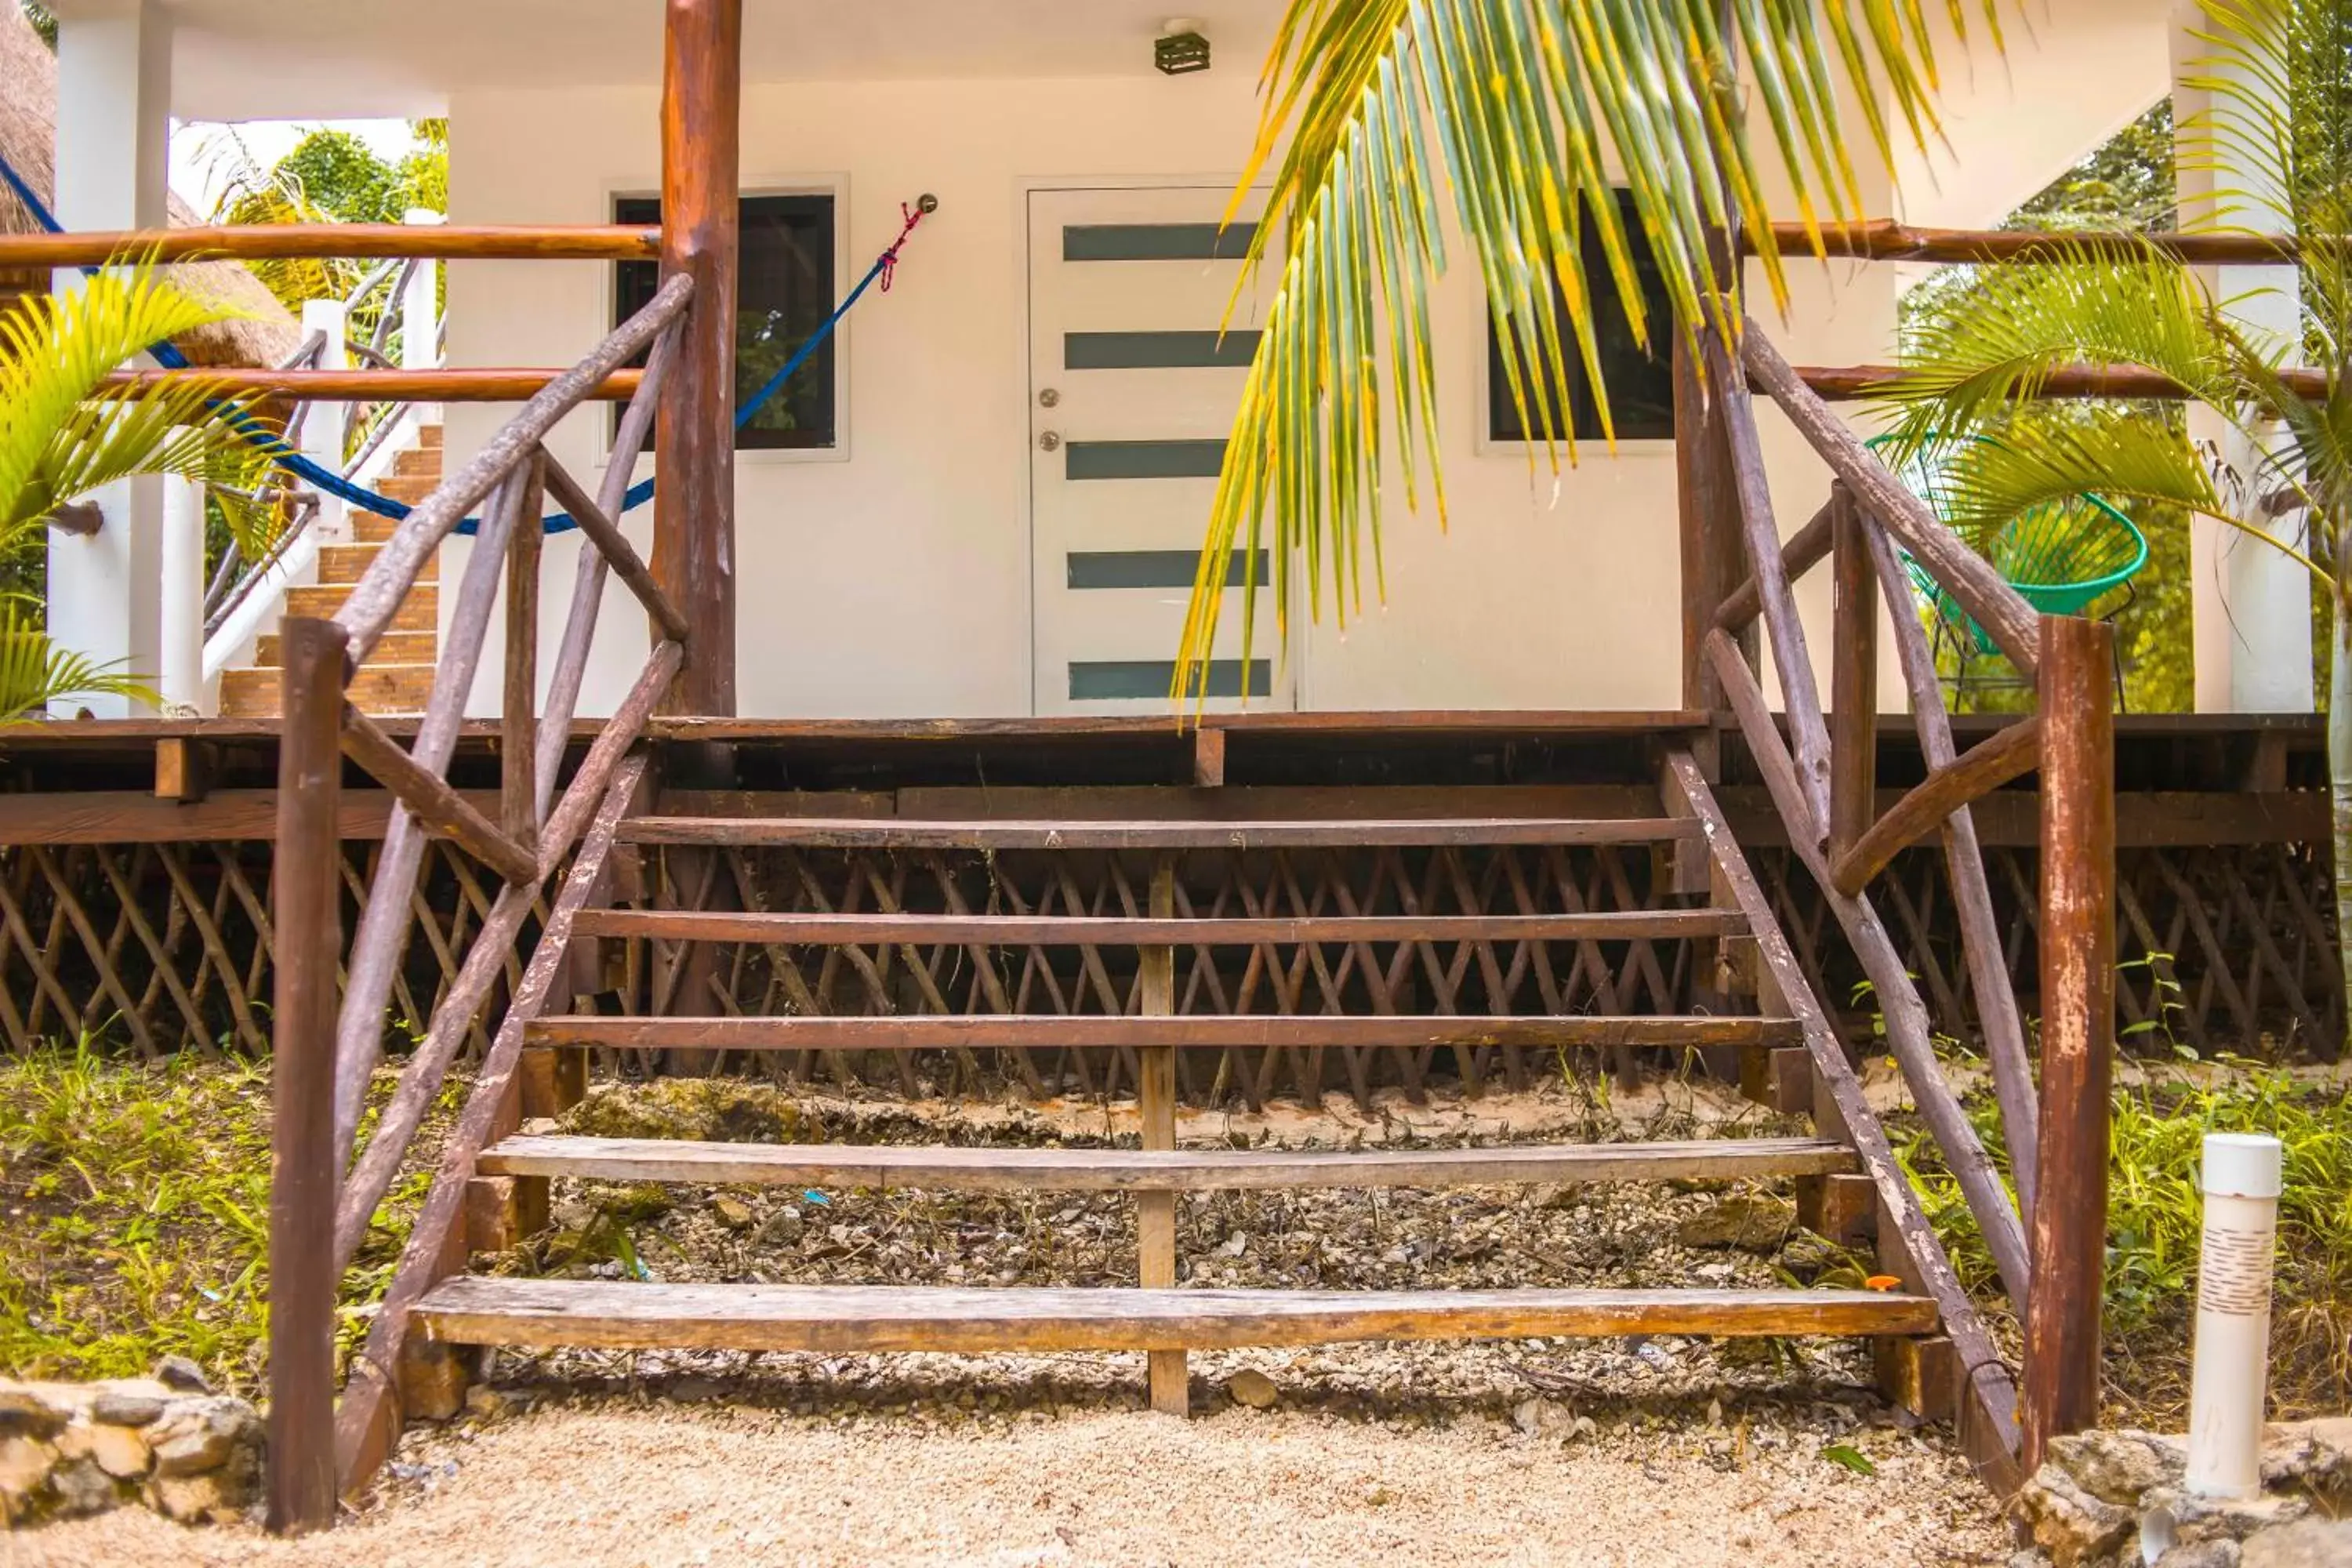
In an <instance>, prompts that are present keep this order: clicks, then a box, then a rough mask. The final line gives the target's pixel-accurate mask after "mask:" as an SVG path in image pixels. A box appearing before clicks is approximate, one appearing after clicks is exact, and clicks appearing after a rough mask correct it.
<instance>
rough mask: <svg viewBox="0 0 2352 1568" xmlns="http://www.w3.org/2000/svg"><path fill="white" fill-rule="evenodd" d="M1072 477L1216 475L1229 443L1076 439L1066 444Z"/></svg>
mask: <svg viewBox="0 0 2352 1568" xmlns="http://www.w3.org/2000/svg"><path fill="white" fill-rule="evenodd" d="M1062 450H1063V452H1064V453H1065V454H1066V455H1065V457H1064V458H1063V463H1064V468H1063V469H1062V473H1063V477H1064V478H1066V479H1215V478H1216V477H1217V470H1218V469H1219V468H1223V466H1224V461H1225V444H1224V442H1223V440H1222V439H1217V440H1209V441H1072V442H1071V443H1069V444H1068V445H1067V446H1066V447H1063V448H1062Z"/></svg>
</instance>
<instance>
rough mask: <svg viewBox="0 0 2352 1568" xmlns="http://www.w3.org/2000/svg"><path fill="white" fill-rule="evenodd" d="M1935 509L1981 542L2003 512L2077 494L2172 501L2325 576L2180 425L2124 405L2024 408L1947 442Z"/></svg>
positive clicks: (2009, 514) (2007, 516)
mask: <svg viewBox="0 0 2352 1568" xmlns="http://www.w3.org/2000/svg"><path fill="white" fill-rule="evenodd" d="M1941 479H1942V484H1941V488H1940V493H1939V495H1938V496H1937V501H1938V508H1937V510H1938V512H1939V514H1940V515H1941V516H1942V518H1943V520H1944V521H1946V522H1948V523H1949V524H1950V525H1951V527H1952V528H1953V529H1954V530H1955V531H1958V532H1959V533H1960V534H1961V535H1962V536H1963V537H1966V538H1969V539H1971V540H1975V541H1977V542H1979V543H1981V542H1985V541H1988V540H1990V538H1992V536H1993V535H1995V534H1997V533H1999V532H2000V530H2001V528H2002V527H2003V526H2004V525H2006V524H2007V523H2008V522H2009V521H2011V520H2012V519H2014V518H2017V517H2020V516H2022V515H2023V514H2025V513H2027V512H2029V511H2032V510H2036V509H2037V508H2041V507H2046V506H2053V505H2063V504H2066V503H2068V502H2071V501H2073V500H2074V499H2075V498H2077V497H2079V496H2081V495H2083V494H2084V493H2086V492H2091V493H2095V494H2097V495H2100V496H2102V497H2105V499H2106V500H2109V501H2112V502H2116V503H2118V504H2121V503H2126V502H2132V501H2139V502H2147V503H2150V504H2153V505H2157V506H2167V507H2177V508H2179V509H2180V510H2183V511H2188V512H2193V513H2196V514H2198V515H2200V516H2203V517H2210V518H2213V519H2216V520H2218V521H2222V522H2225V523H2227V524H2229V525H2230V526H2231V527H2232V528H2235V529H2238V530H2239V531H2242V532H2243V533H2246V534H2248V535H2250V536H2252V537H2253V538H2256V539H2259V540H2261V541H2262V542H2264V543H2266V544H2269V545H2272V546H2273V547H2274V548H2276V549H2278V550H2281V551H2284V552H2285V553H2287V554H2288V555H2290V556H2292V557H2294V560H2295V561H2296V562H2297V563H2299V564H2301V565H2302V566H2303V567H2304V568H2305V570H2307V571H2310V572H2312V573H2314V574H2316V575H2319V576H2322V577H2323V578H2324V577H2325V575H2326V574H2325V572H2324V571H2323V570H2322V568H2321V567H2320V566H2319V565H2317V564H2316V563H2315V562H2314V561H2313V560H2312V559H2311V557H2310V556H2309V555H2307V554H2306V553H2305V552H2303V551H2302V550H2300V549H2298V548H2297V547H2296V546H2295V544H2294V542H2293V541H2292V539H2290V538H2288V537H2287V536H2286V535H2284V534H2283V533H2280V532H2279V531H2276V530H2274V529H2272V528H2270V527H2267V526H2265V525H2264V523H2263V521H2260V520H2259V509H2258V508H2257V507H2255V506H2253V505H2252V504H2250V501H2251V497H2249V496H2248V495H2246V494H2243V493H2231V491H2233V490H2234V491H2242V490H2243V489H2245V486H2244V485H2243V484H2242V483H2240V484H2237V485H2233V486H2232V487H2231V489H2229V490H2225V489H2224V487H2223V486H2222V484H2221V482H2219V476H2217V475H2216V473H2215V471H2214V469H2213V468H2212V466H2211V464H2210V461H2209V459H2208V458H2207V457H2206V455H2205V454H2204V453H2202V452H2200V450H2199V449H2198V447H2197V445H2196V444H2195V443H2194V442H2192V441H2191V440H2189V437H2188V436H2187V435H2186V434H2185V432H2184V431H2182V430H2181V429H2179V428H2176V427H2174V426H2171V425H2169V424H2168V423H2166V422H2164V421H2160V420H2156V419H2150V418H2147V417H2146V416H2141V415H2137V414H2135V413H2134V412H2132V411H2130V410H2128V409H2126V410H2118V411H2115V412H2113V413H2110V414H2107V415H2105V416H2099V417H2094V418H2084V417H2081V416H2073V417H2052V416H2048V415H2046V414H2043V415H2039V416H2037V415H2033V414H2026V415H2022V416H2019V417H2018V418H2017V419H2015V420H2013V421H2012V422H2011V425H2010V426H2009V427H2008V428H2007V429H2006V430H2005V431H2004V432H2003V434H2002V437H2001V438H2000V440H1997V441H1969V442H1962V443H1958V444H1957V445H1956V446H1955V447H1952V448H1951V450H1950V451H1949V454H1948V457H1947V458H1945V461H1944V466H1943V469H1942V473H1941Z"/></svg>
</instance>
